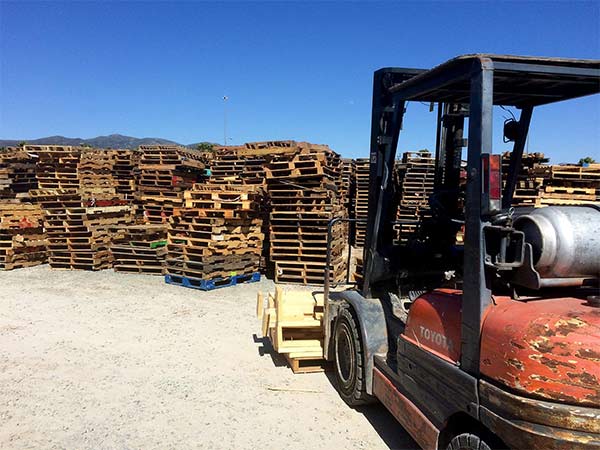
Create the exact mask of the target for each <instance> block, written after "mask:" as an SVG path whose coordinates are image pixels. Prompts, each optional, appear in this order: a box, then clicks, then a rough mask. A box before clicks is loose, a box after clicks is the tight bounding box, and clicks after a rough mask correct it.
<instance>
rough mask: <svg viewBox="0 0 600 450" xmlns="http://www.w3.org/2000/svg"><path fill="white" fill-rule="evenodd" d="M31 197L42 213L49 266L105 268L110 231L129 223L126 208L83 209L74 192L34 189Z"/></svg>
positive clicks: (131, 216)
mask: <svg viewBox="0 0 600 450" xmlns="http://www.w3.org/2000/svg"><path fill="white" fill-rule="evenodd" d="M31 194H32V197H34V198H36V200H37V201H38V203H40V205H41V206H42V208H44V210H45V221H44V227H45V230H46V233H47V236H48V250H49V253H50V257H49V263H50V266H51V267H52V268H57V269H82V270H100V269H106V268H109V267H110V265H111V261H112V256H111V254H110V250H109V249H110V244H111V237H112V233H111V229H113V228H114V227H116V226H117V225H126V224H128V223H131V222H132V220H133V215H132V213H131V207H130V206H107V207H92V208H87V207H84V206H82V202H81V197H80V196H79V194H78V192H77V191H75V190H60V189H47V190H43V189H38V190H34V191H31Z"/></svg>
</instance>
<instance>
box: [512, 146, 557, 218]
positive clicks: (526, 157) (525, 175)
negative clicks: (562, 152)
mask: <svg viewBox="0 0 600 450" xmlns="http://www.w3.org/2000/svg"><path fill="white" fill-rule="evenodd" d="M510 155H511V153H510V152H505V153H503V154H502V179H503V187H504V184H506V180H507V179H508V174H509V171H510ZM547 162H548V159H547V158H545V157H544V154H543V153H524V154H523V157H522V159H521V166H520V167H519V172H518V175H517V184H516V186H515V192H514V195H513V206H515V207H517V206H535V204H536V202H537V199H538V198H539V196H540V192H541V189H542V185H543V184H544V176H543V174H541V175H538V174H537V173H536V171H537V168H538V167H539V166H542V165H543V164H545V163H547ZM544 167H548V166H544Z"/></svg>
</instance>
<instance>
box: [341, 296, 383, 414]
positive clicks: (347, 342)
mask: <svg viewBox="0 0 600 450" xmlns="http://www.w3.org/2000/svg"><path fill="white" fill-rule="evenodd" d="M333 346H334V355H335V358H334V369H335V380H336V384H337V389H338V392H339V393H340V396H341V397H342V398H343V399H344V401H345V402H346V403H347V404H348V405H350V406H360V405H366V404H368V403H373V402H374V401H375V398H374V397H372V396H370V395H369V394H367V392H366V386H365V368H364V354H363V346H362V340H361V336H360V332H359V329H358V325H357V323H356V320H355V319H354V317H353V316H352V313H351V312H350V311H349V310H348V309H347V308H342V309H341V310H340V312H339V313H338V316H337V319H336V321H335V330H334V342H333Z"/></svg>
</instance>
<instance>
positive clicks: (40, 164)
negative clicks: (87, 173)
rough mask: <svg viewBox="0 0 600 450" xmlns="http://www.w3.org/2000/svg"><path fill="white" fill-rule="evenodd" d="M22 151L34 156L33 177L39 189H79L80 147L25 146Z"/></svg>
mask: <svg viewBox="0 0 600 450" xmlns="http://www.w3.org/2000/svg"><path fill="white" fill-rule="evenodd" d="M24 150H25V151H27V152H28V153H30V154H33V155H36V157H37V163H36V168H35V176H36V178H37V181H38V187H39V188H41V189H79V187H80V185H79V175H78V173H77V167H78V166H79V161H80V159H81V152H82V150H83V148H81V147H70V146H61V145H26V146H24Z"/></svg>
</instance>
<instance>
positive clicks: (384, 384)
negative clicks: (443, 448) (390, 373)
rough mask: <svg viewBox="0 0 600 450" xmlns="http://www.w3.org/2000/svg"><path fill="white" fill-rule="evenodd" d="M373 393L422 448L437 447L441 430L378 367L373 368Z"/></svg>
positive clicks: (433, 449) (427, 449)
mask: <svg viewBox="0 0 600 450" xmlns="http://www.w3.org/2000/svg"><path fill="white" fill-rule="evenodd" d="M373 394H374V395H375V396H376V397H377V398H378V399H379V400H380V401H381V403H383V404H384V405H385V407H386V408H387V409H388V411H389V412H391V413H392V415H393V416H394V417H395V418H396V420H398V422H400V424H401V425H402V426H403V427H404V428H405V429H406V431H408V433H409V434H410V435H411V436H412V438H413V439H414V440H415V441H417V443H418V444H419V445H420V446H421V448H423V449H424V450H429V449H431V450H435V449H437V439H438V435H439V430H438V429H437V428H436V427H435V426H434V425H433V423H431V421H430V420H429V419H428V418H427V417H426V416H425V415H424V414H423V413H422V412H421V410H420V409H419V408H417V406H416V405H415V404H414V403H412V402H411V401H410V400H409V399H408V398H406V397H405V396H404V395H402V394H401V393H400V392H399V391H398V390H397V389H396V387H395V386H394V384H393V383H392V382H391V381H390V380H388V379H387V377H386V376H385V375H384V374H383V373H382V372H380V371H379V370H378V369H377V368H375V369H374V370H373Z"/></svg>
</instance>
